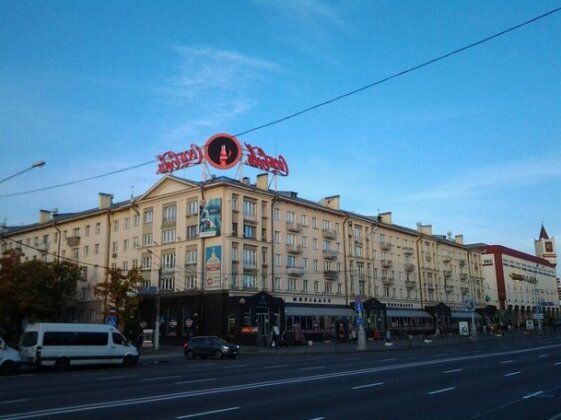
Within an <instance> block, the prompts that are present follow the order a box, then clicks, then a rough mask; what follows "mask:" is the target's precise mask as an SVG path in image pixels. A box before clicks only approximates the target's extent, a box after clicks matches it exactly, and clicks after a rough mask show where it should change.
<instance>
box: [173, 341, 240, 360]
mask: <svg viewBox="0 0 561 420" xmlns="http://www.w3.org/2000/svg"><path fill="white" fill-rule="evenodd" d="M183 354H185V357H186V358H187V359H193V358H195V357H196V356H200V357H202V358H203V359H206V358H207V357H209V356H211V357H214V358H215V359H222V358H223V357H229V358H231V359H234V358H235V357H236V356H237V355H238V354H240V346H238V345H237V344H230V343H227V342H226V341H224V340H223V339H221V338H220V337H216V336H199V337H191V338H190V339H189V341H187V342H186V343H185V344H184V345H183Z"/></svg>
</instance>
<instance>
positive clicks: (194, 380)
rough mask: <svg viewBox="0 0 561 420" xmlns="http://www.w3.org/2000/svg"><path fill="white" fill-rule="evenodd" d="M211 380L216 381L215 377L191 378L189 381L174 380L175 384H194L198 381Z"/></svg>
mask: <svg viewBox="0 0 561 420" xmlns="http://www.w3.org/2000/svg"><path fill="white" fill-rule="evenodd" d="M212 381H216V378H207V379H193V380H190V381H180V382H176V383H175V384H176V385H185V384H196V383H198V382H212Z"/></svg>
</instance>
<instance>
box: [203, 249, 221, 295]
mask: <svg viewBox="0 0 561 420" xmlns="http://www.w3.org/2000/svg"><path fill="white" fill-rule="evenodd" d="M221 269H222V246H209V247H207V248H206V250H205V273H206V275H205V279H206V283H205V288H207V289H218V288H220V287H221V284H220V275H221Z"/></svg>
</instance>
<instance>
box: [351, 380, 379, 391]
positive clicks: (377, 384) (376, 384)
mask: <svg viewBox="0 0 561 420" xmlns="http://www.w3.org/2000/svg"><path fill="white" fill-rule="evenodd" d="M380 385H384V383H383V382H376V383H375V384H368V385H359V386H353V389H361V388H370V387H371V386H380Z"/></svg>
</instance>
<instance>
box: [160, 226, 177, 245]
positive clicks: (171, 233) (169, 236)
mask: <svg viewBox="0 0 561 420" xmlns="http://www.w3.org/2000/svg"><path fill="white" fill-rule="evenodd" d="M174 241H175V229H166V230H164V231H162V242H163V243H164V244H165V243H169V242H174Z"/></svg>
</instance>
